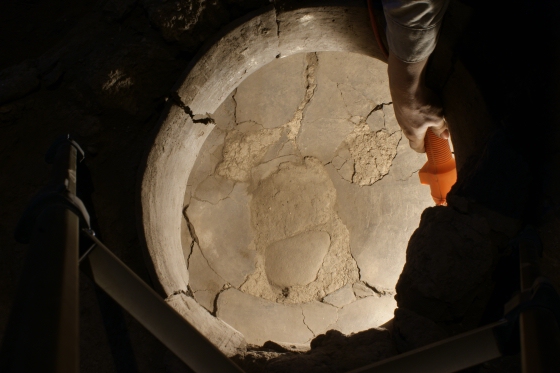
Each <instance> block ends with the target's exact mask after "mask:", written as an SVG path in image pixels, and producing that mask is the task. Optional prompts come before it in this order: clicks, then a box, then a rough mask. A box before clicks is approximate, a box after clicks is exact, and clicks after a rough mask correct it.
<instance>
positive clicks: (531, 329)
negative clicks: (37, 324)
mask: <svg viewBox="0 0 560 373" xmlns="http://www.w3.org/2000/svg"><path fill="white" fill-rule="evenodd" d="M519 261H520V272H521V291H522V292H523V291H526V290H530V289H531V288H532V287H533V284H534V282H535V280H536V279H537V278H538V277H539V276H540V270H539V266H538V254H537V247H536V246H535V244H534V243H532V242H530V241H523V242H521V243H520V244H519ZM519 330H520V338H521V367H522V371H523V373H543V372H558V371H559V370H560V328H559V327H558V321H557V320H556V317H555V316H554V314H553V313H552V311H550V310H548V309H545V308H531V309H528V310H525V311H524V312H522V313H521V315H520V316H519Z"/></svg>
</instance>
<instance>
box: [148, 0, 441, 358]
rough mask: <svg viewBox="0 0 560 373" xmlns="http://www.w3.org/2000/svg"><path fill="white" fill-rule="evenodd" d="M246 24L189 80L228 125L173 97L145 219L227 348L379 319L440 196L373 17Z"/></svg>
mask: <svg viewBox="0 0 560 373" xmlns="http://www.w3.org/2000/svg"><path fill="white" fill-rule="evenodd" d="M277 20H278V23H277ZM350 25H351V27H350ZM304 26H305V27H304ZM232 27H233V28H232V30H230V31H229V33H226V35H225V36H224V37H222V38H221V39H218V40H217V42H216V43H215V44H214V45H213V46H212V47H210V48H209V49H208V51H207V52H206V53H205V54H203V55H201V56H200V57H199V58H198V60H197V61H195V62H194V63H193V66H192V67H191V68H190V70H189V71H188V72H187V75H186V78H185V80H184V82H182V83H181V84H182V85H181V86H180V87H179V88H178V91H177V92H178V94H179V96H180V97H181V99H182V100H183V104H185V105H187V106H189V108H190V109H191V110H192V112H193V113H195V114H198V113H201V114H203V113H211V114H210V117H211V118H212V119H213V121H214V123H208V121H202V120H199V119H197V118H199V117H198V116H196V115H195V116H194V119H193V118H191V116H190V115H189V114H188V113H187V112H186V111H185V110H183V109H182V108H180V107H179V106H177V105H173V106H171V105H170V107H169V111H168V114H167V116H166V117H165V118H163V120H162V124H161V128H160V132H159V134H158V136H157V137H156V140H155V143H154V145H153V147H152V150H151V151H150V154H149V157H148V160H147V165H146V171H145V174H144V179H143V182H142V211H143V222H142V223H143V228H144V235H145V238H146V245H147V247H148V250H149V252H150V255H151V257H152V261H153V263H154V268H155V272H156V275H157V278H158V280H159V282H160V283H161V285H162V287H163V289H164V291H165V293H166V294H167V296H168V302H169V303H170V304H171V305H172V306H174V307H175V308H176V309H177V310H178V311H179V312H180V313H181V314H182V315H184V316H185V318H187V320H189V321H190V322H191V323H193V324H194V325H195V326H196V327H197V328H198V329H199V330H200V331H201V332H202V333H203V334H205V335H206V336H207V337H208V338H209V339H210V340H211V341H212V342H213V343H215V344H216V345H217V346H218V347H219V348H220V349H221V350H222V351H224V352H225V353H226V354H228V355H232V354H234V353H235V352H236V351H237V349H239V348H240V347H243V346H244V344H245V343H249V344H256V345H262V344H263V343H264V342H266V341H268V340H272V341H275V342H278V343H287V344H298V345H302V344H303V345H305V344H309V342H310V341H311V340H312V339H313V338H314V337H315V336H317V335H319V334H321V333H324V332H326V331H327V330H330V329H336V330H339V331H341V332H342V333H345V334H350V333H353V332H358V331H362V330H365V329H369V328H372V327H379V326H381V325H383V324H384V323H386V322H387V321H389V320H390V319H391V318H392V317H393V310H394V309H395V307H396V303H395V300H394V298H393V297H394V287H395V284H396V282H397V280H398V277H399V274H400V272H401V270H402V267H403V265H404V261H405V252H406V245H407V242H408V240H409V238H410V235H411V234H412V232H413V231H414V229H416V227H417V226H418V222H419V220H420V214H421V212H422V211H423V210H424V208H426V207H427V206H430V205H432V204H433V201H432V200H431V197H430V193H429V190H428V189H427V188H426V187H425V186H422V185H420V183H419V181H418V176H417V171H418V170H419V169H420V168H421V167H422V165H423V164H424V162H425V156H424V155H421V154H417V153H415V152H414V151H412V150H410V149H409V147H408V141H406V139H405V138H404V137H403V136H402V134H401V131H400V128H399V126H398V124H397V122H396V120H395V115H394V112H393V107H392V105H391V97H390V95H389V89H388V82H387V74H386V64H385V63H384V62H382V61H381V60H379V58H380V56H379V52H378V51H377V49H376V46H375V45H374V43H373V42H372V40H373V39H372V36H371V32H370V31H369V29H368V27H369V26H368V23H367V16H366V14H365V12H363V9H362V8H352V7H349V8H344V7H335V6H332V7H324V8H309V9H299V10H295V11H290V12H286V13H276V11H274V10H270V11H264V12H261V13H260V14H257V15H254V16H253V18H251V19H249V20H248V21H246V22H245V23H240V25H238V26H232ZM278 27H279V28H280V32H279V30H278ZM228 38H229V39H228ZM232 40H233V41H232ZM242 41H243V42H242ZM243 45H245V46H246V47H242V46H243ZM228 48H229V49H228ZM236 48H237V49H236ZM222 49H223V50H222ZM232 49H233V51H232ZM187 111H188V110H187Z"/></svg>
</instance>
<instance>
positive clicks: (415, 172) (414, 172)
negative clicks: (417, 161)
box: [397, 169, 420, 181]
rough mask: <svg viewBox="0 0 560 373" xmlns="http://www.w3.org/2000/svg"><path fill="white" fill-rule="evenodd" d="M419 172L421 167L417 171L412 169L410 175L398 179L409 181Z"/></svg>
mask: <svg viewBox="0 0 560 373" xmlns="http://www.w3.org/2000/svg"><path fill="white" fill-rule="evenodd" d="M418 172H420V169H418V170H416V171H412V173H411V174H410V175H408V177H406V178H405V179H397V180H398V181H407V180H409V179H410V178H411V177H412V176H413V175H414V174H417V173H418Z"/></svg>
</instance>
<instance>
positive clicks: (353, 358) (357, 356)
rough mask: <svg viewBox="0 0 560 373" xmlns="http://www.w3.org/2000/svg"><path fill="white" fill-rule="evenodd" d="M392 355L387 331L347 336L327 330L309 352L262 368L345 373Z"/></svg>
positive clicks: (275, 372)
mask: <svg viewBox="0 0 560 373" xmlns="http://www.w3.org/2000/svg"><path fill="white" fill-rule="evenodd" d="M396 354H397V350H396V348H395V346H394V343H393V341H392V338H391V333H390V332H389V331H387V330H380V329H370V330H367V331H363V332H360V333H356V334H353V335H351V336H344V335H342V334H341V333H340V332H338V331H336V330H329V331H328V332H327V333H326V334H325V335H320V336H318V337H317V338H315V339H314V340H313V341H312V342H311V351H309V352H308V353H305V354H298V355H294V354H285V355H284V356H279V357H276V358H275V359H273V360H271V361H270V362H269V363H268V364H267V365H266V372H267V373H284V372H290V373H300V372H301V373H324V372H348V371H351V370H354V369H357V368H361V367H363V366H365V365H368V364H372V363H374V362H377V361H380V360H383V359H387V358H389V357H392V356H394V355H396Z"/></svg>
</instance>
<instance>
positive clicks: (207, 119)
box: [166, 92, 216, 125]
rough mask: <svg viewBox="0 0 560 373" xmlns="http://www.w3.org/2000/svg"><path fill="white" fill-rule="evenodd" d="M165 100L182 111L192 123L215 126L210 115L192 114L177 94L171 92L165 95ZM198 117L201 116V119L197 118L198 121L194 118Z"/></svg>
mask: <svg viewBox="0 0 560 373" xmlns="http://www.w3.org/2000/svg"><path fill="white" fill-rule="evenodd" d="M166 99H167V100H169V101H171V102H172V103H173V104H174V105H177V106H178V107H179V108H181V109H183V111H184V112H185V113H186V114H187V115H188V116H189V117H190V118H191V120H192V121H193V123H202V124H205V125H208V124H216V122H214V119H212V118H211V117H210V114H208V113H206V115H202V114H194V113H193V112H192V110H191V108H190V107H189V106H188V105H185V103H184V102H183V100H181V97H180V96H179V94H178V93H177V92H171V93H170V94H169V95H167V97H166ZM199 115H200V116H203V118H198V119H197V118H195V117H196V116H199Z"/></svg>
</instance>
